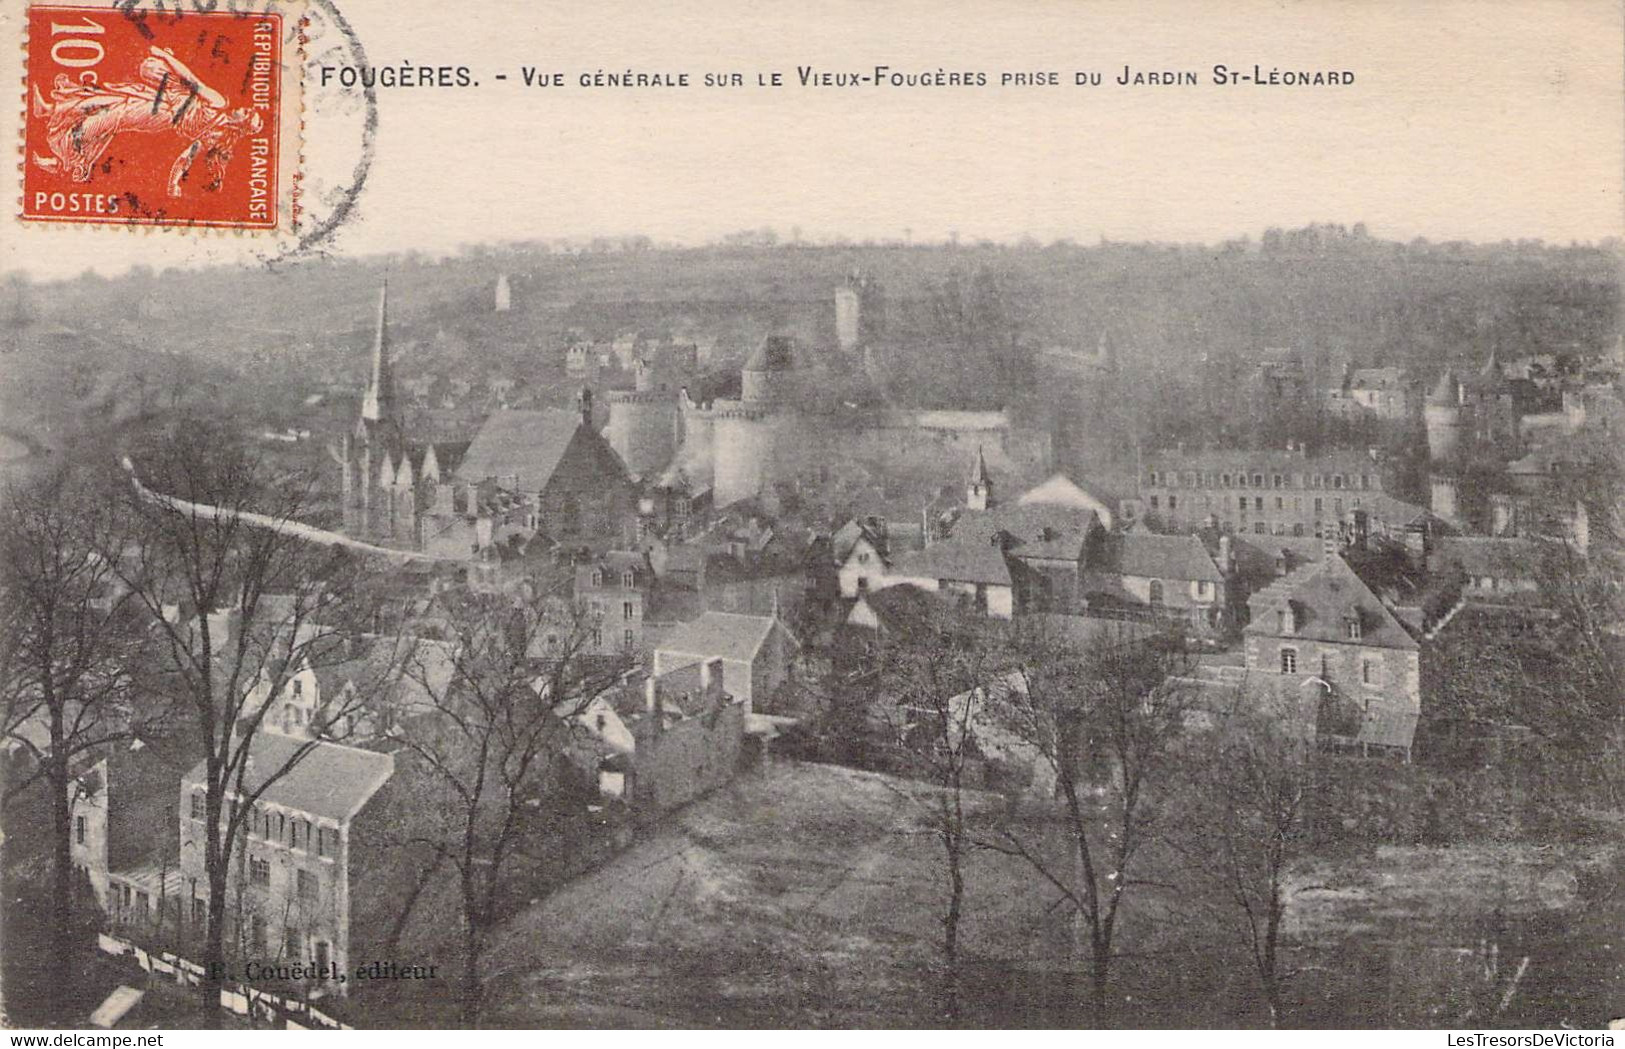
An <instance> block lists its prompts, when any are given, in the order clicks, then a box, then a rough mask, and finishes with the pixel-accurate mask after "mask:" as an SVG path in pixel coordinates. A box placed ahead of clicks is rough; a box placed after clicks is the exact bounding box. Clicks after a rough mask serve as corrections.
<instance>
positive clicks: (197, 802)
mask: <svg viewBox="0 0 1625 1049" xmlns="http://www.w3.org/2000/svg"><path fill="white" fill-rule="evenodd" d="M206 811H207V806H206V804H205V803H204V800H203V792H202V791H201V790H194V791H193V792H192V818H193V819H195V820H200V819H202V818H203V814H204V812H206Z"/></svg>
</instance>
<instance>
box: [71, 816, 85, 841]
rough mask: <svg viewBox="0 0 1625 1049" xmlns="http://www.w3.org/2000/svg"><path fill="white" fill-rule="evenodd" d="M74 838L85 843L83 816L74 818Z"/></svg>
mask: <svg viewBox="0 0 1625 1049" xmlns="http://www.w3.org/2000/svg"><path fill="white" fill-rule="evenodd" d="M73 840H74V841H76V842H78V843H79V844H81V845H83V844H84V843H85V818H84V817H83V816H75V817H74V818H73Z"/></svg>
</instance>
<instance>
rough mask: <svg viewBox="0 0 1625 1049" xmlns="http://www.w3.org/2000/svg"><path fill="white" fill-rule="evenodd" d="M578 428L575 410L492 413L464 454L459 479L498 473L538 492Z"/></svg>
mask: <svg viewBox="0 0 1625 1049" xmlns="http://www.w3.org/2000/svg"><path fill="white" fill-rule="evenodd" d="M580 427H581V415H580V413H578V412H575V411H565V410H562V409H557V408H550V409H541V410H535V411H513V410H510V411H501V412H494V413H492V415H491V417H490V418H488V419H486V420H485V425H484V426H481V427H480V432H479V433H478V434H476V435H475V437H474V440H473V441H472V442H471V443H470V444H469V446H468V451H467V452H465V453H464V454H463V461H462V462H461V463H460V464H459V465H458V467H457V470H456V474H457V479H458V480H460V481H463V482H465V483H469V484H478V483H479V482H480V481H484V480H487V479H490V478H495V479H496V480H497V482H498V483H500V484H503V485H506V486H508V487H511V488H515V489H517V490H519V491H522V492H539V491H541V490H542V489H543V488H546V487H547V482H548V481H550V480H552V478H553V471H554V470H556V469H558V465H559V461H560V460H562V459H563V458H564V453H565V451H566V450H568V449H569V447H570V442H571V441H572V440H573V439H574V438H575V435H576V431H577V430H578V429H579V428H580ZM443 466H444V464H442V467H443Z"/></svg>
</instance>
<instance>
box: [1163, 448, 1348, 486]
mask: <svg viewBox="0 0 1625 1049" xmlns="http://www.w3.org/2000/svg"><path fill="white" fill-rule="evenodd" d="M1145 466H1146V467H1147V468H1148V469H1149V468H1152V467H1154V468H1156V469H1159V470H1162V469H1168V470H1199V471H1208V470H1211V471H1214V472H1216V473H1224V472H1229V473H1234V472H1236V471H1237V470H1246V471H1249V472H1251V471H1255V470H1256V471H1260V472H1263V473H1281V474H1314V473H1352V474H1361V473H1369V474H1375V473H1378V472H1379V471H1380V468H1379V466H1378V464H1377V463H1374V462H1372V461H1371V457H1370V455H1369V454H1368V453H1366V452H1364V451H1356V450H1354V449H1349V448H1343V449H1332V450H1329V451H1325V452H1321V453H1320V454H1318V455H1303V454H1301V453H1299V452H1296V451H1292V452H1289V451H1286V450H1285V449H1282V450H1280V451H1276V450H1274V449H1255V450H1251V451H1244V450H1240V449H1225V450H1213V449H1206V450H1197V451H1188V452H1179V451H1177V450H1175V451H1170V450H1167V449H1164V450H1162V451H1159V452H1154V453H1151V454H1148V455H1147V456H1146V457H1145ZM1348 490H1349V489H1345V491H1348Z"/></svg>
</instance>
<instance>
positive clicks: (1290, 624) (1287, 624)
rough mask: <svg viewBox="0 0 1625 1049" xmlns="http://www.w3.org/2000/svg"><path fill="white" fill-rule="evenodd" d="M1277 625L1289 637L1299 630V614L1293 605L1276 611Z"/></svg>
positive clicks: (1280, 631)
mask: <svg viewBox="0 0 1625 1049" xmlns="http://www.w3.org/2000/svg"><path fill="white" fill-rule="evenodd" d="M1275 627H1276V630H1277V631H1278V632H1279V633H1280V634H1282V635H1283V636H1287V637H1290V636H1291V635H1293V634H1296V633H1297V632H1298V614H1297V612H1296V611H1294V610H1293V608H1292V606H1291V605H1287V606H1286V607H1285V608H1282V609H1278V610H1277V611H1276V613H1275Z"/></svg>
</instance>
